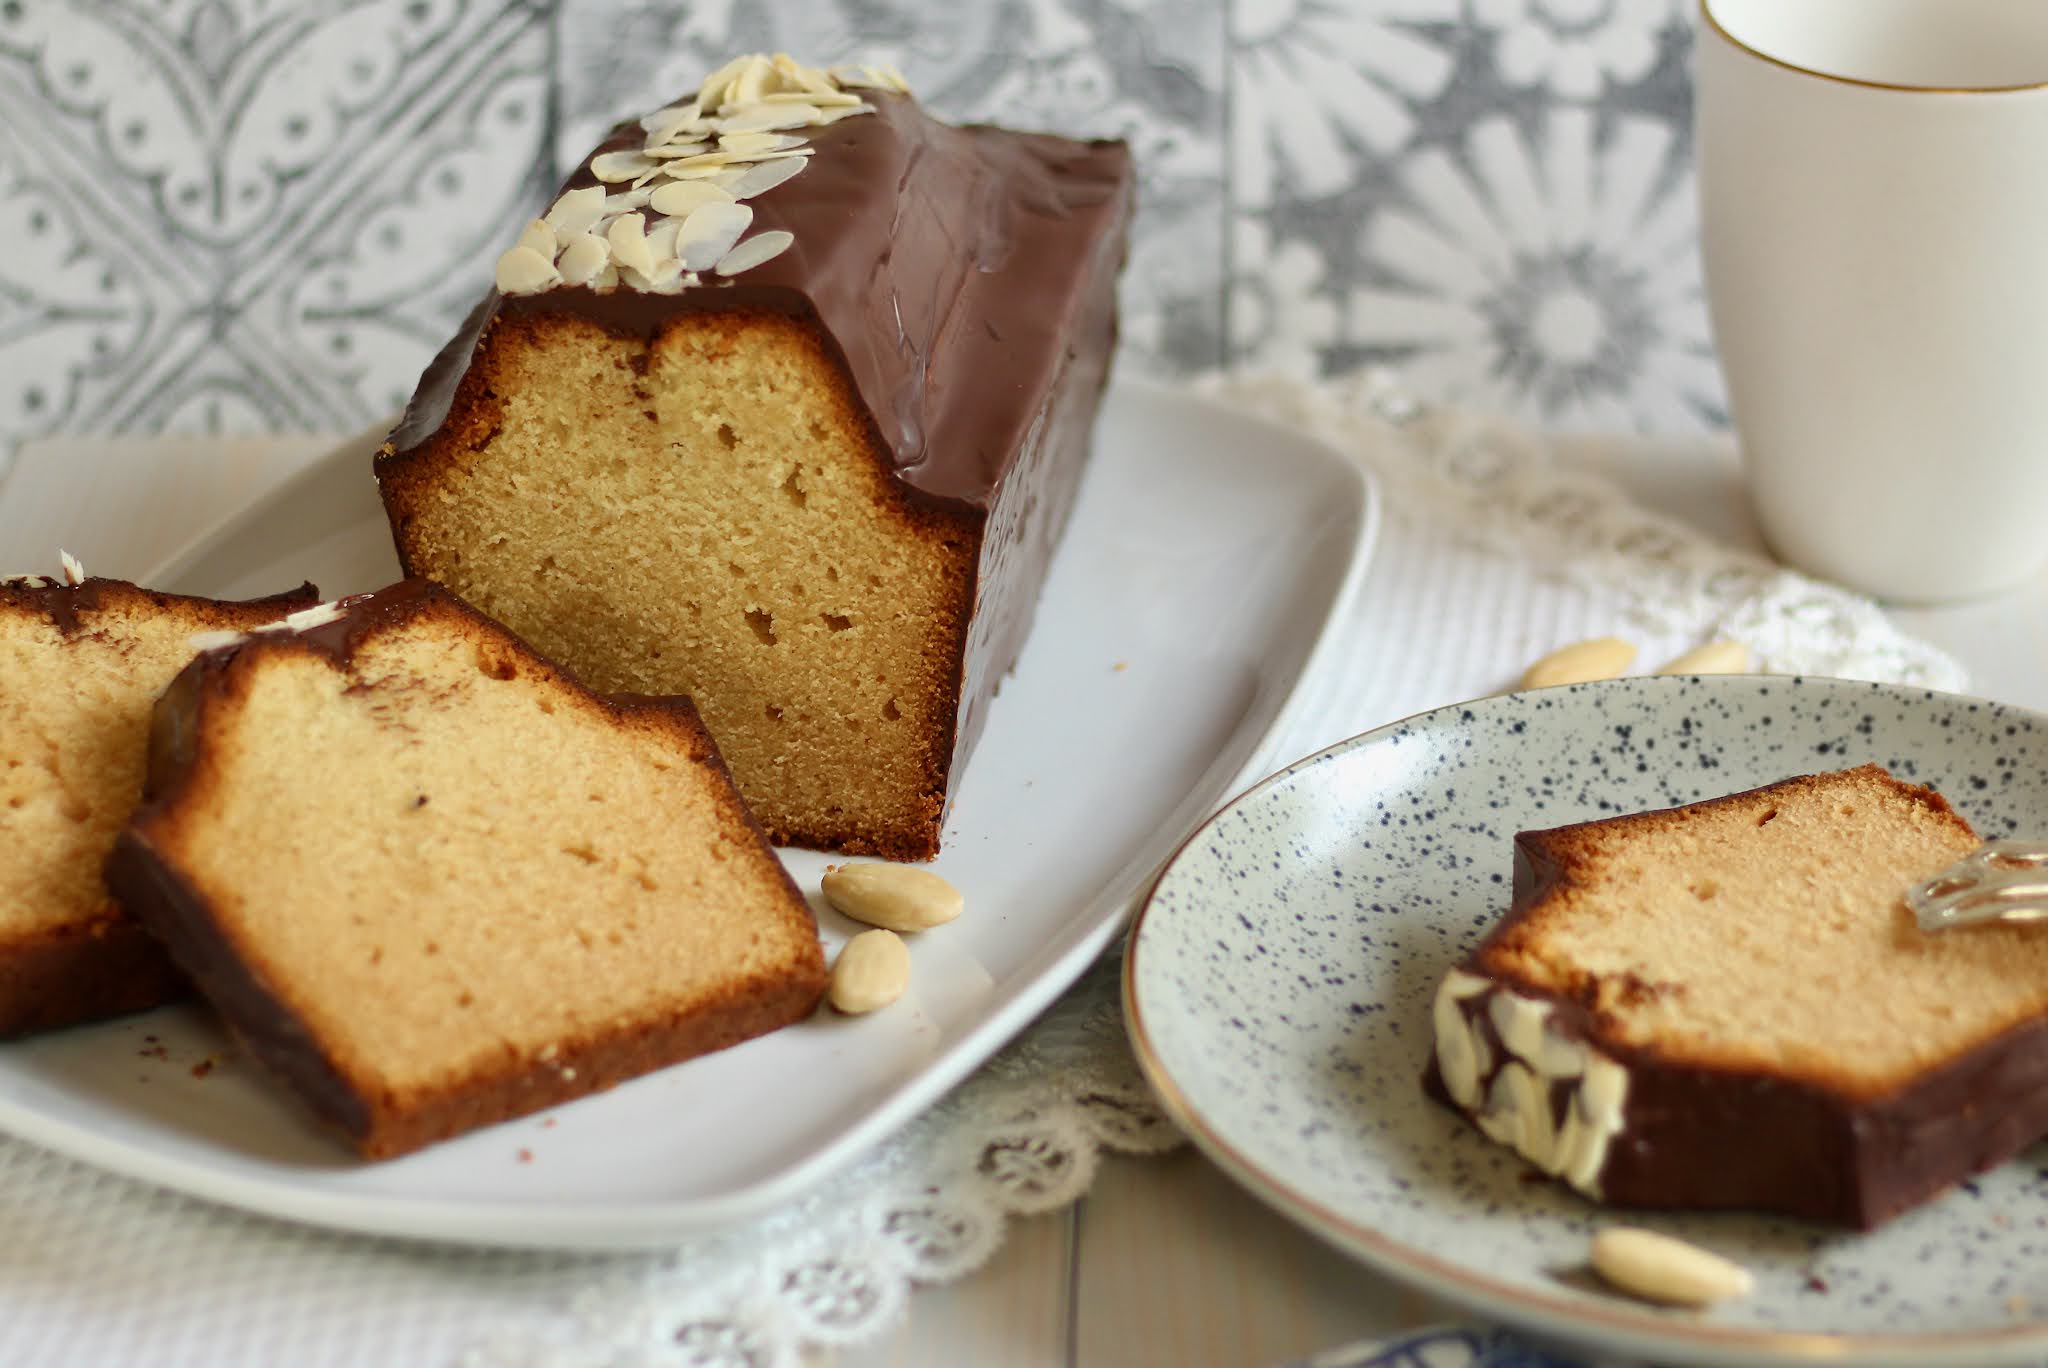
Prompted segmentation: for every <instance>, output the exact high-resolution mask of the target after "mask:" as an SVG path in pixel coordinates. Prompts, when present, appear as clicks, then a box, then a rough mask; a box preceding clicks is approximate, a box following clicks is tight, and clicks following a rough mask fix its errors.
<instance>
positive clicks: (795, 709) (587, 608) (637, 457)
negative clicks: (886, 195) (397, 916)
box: [384, 314, 974, 854]
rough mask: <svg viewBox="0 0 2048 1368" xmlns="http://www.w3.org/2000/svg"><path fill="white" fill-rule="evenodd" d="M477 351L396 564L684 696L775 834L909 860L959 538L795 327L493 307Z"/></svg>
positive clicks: (967, 586)
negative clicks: (479, 378) (468, 388)
mask: <svg viewBox="0 0 2048 1368" xmlns="http://www.w3.org/2000/svg"><path fill="white" fill-rule="evenodd" d="M486 353H487V354H486V355H485V356H484V357H482V358H481V359H480V361H479V363H478V364H479V365H480V366H481V367H482V368H483V369H484V370H485V372H486V376H487V383H488V385H489V389H490V400H489V405H490V408H491V410H492V413H493V417H492V419H491V421H490V423H489V425H488V427H487V428H485V429H484V430H481V431H477V432H472V433H469V434H466V435H464V436H463V437H462V438H460V439H459V440H458V441H457V444H456V445H455V446H453V447H451V448H449V450H448V452H447V453H446V454H447V455H449V456H450V457H451V458H452V460H451V463H450V464H451V467H452V468H451V469H448V470H446V471H445V472H444V474H443V477H442V478H441V479H440V481H439V482H438V483H437V484H436V486H435V487H434V488H433V489H432V490H431V491H428V492H426V493H425V495H424V497H419V498H412V499H408V500H406V504H407V511H406V513H405V514H404V515H403V516H404V517H405V519H406V537H407V538H408V539H409V545H410V546H411V550H412V556H411V564H410V567H409V568H410V569H411V570H412V572H413V573H415V574H423V575H426V576H427V577H429V578H432V579H435V580H438V581H440V582H441V583H443V584H445V585H447V586H448V587H450V588H451V589H453V590H455V592H457V593H458V594H460V595H462V596H463V597H464V598H465V599H467V600H468V601H470V602H471V603H472V604H474V605H475V606H477V607H478V608H480V609H482V610H483V611H484V612H486V613H489V614H491V615H492V616H494V617H496V618H498V619H499V620H500V621H502V622H504V623H506V624H507V625H508V626H510V627H511V628H512V629H513V630H514V631H516V632H518V633H519V634H520V635H521V636H523V637H525V638H526V639H527V640H528V641H530V642H532V643H533V644H534V645H535V647H536V648H538V649H539V650H540V651H541V652H543V653H544V654H546V655H548V656H550V657H551V658H554V659H556V660H558V661H560V662H562V663H563V664H565V665H567V666H568V667H569V668H571V669H572V670H574V671H575V672H576V673H577V674H578V676H579V677H581V678H582V679H583V680H584V681H585V682H586V683H587V684H589V685H590V686H591V687H592V688H595V689H597V690H599V691H601V692H620V691H630V692H636V693H650V694H672V693H683V694H688V695H690V696H691V698H692V699H693V700H694V701H695V702H696V703H697V705H698V707H699V709H700V710H701V712H702V714H703V716H704V719H705V722H706V725H707V726H708V727H709V728H710V730H711V733H712V735H713V736H714V737H715V738H716V740H717V742H718V745H719V748H720V750H721V752H722V753H723V755H724V757H725V759H726V762H727V764H728V765H730V767H731V769H732V772H733V776H734V779H735V782H736V783H737V784H738V785H739V788H740V790H741V792H742V793H743V794H744V795H745V796H746V797H747V800H748V802H749V803H750V804H751V805H752V806H753V808H754V810H755V813H756V815H757V816H758V817H759V818H760V820H761V822H762V824H763V825H764V826H765V827H766V828H767V829H768V831H769V832H770V834H771V835H772V836H773V837H775V838H776V839H777V840H779V841H785V842H797V843H803V844H829V845H838V846H840V847H842V848H845V849H848V850H853V851H871V852H875V853H883V854H891V853H894V854H906V853H917V852H915V851H914V847H915V845H916V840H913V839H909V838H906V837H905V836H904V834H903V833H904V832H906V831H909V832H931V831H933V830H934V829H935V824H936V820H937V814H938V812H939V811H940V809H941V808H942V807H943V801H944V778H943V776H944V772H945V764H946V761H947V759H948V751H949V749H950V744H951V739H952V738H951V725H952V708H953V705H954V700H955V698H956V695H957V689H958V671H959V660H958V652H959V649H960V648H959V641H960V636H961V631H962V628H963V625H964V617H965V613H966V611H967V608H968V601H969V596H970V594H971V592H972V577H973V564H972V556H973V554H974V545H973V541H972V539H971V537H970V536H969V535H968V534H967V532H966V530H965V529H963V528H962V527H961V526H960V525H959V523H958V522H957V521H956V520H954V519H953V518H951V517H949V516H947V515H944V514H942V513H937V512H931V511H929V510H920V509H917V508H914V507H909V506H907V505H906V502H905V499H904V496H903V494H902V493H901V490H900V489H899V488H897V487H896V482H895V481H894V480H893V478H892V477H891V476H890V475H889V473H888V472H887V471H886V470H885V469H883V468H881V463H879V462H878V461H876V460H875V459H874V458H873V456H872V455H871V454H870V452H869V449H868V446H867V443H868V441H869V435H868V433H867V431H866V429H865V425H864V422H863V420H862V419H861V418H860V417H859V415H858V413H857V411H856V410H855V409H854V408H853V407H852V405H851V404H850V403H849V402H848V399H847V397H846V394H845V385H844V382H843V380H842V379H841V377H840V374H839V372H838V370H837V368H836V367H835V366H834V365H833V364H832V363H831V362H830V361H829V360H828V359H827V358H826V357H825V356H824V354H823V353H822V351H821V349H820V347H819V344H818V343H817V341H816V339H815V338H814V337H813V336H812V335H811V333H809V332H808V331H806V330H805V329H804V328H802V327H800V326H798V325H797V324H795V323H794V322H792V321H790V320H786V319H781V318H775V317H762V316H750V315H737V316H735V315H717V316H713V315H708V314H707V315H696V316H689V315H686V316H684V317H683V318H681V319H679V320H676V321H674V322H672V323H671V324H670V325H669V326H668V327H667V328H666V330H665V331H664V332H663V333H662V335H661V336H660V338H659V340H658V341H656V342H655V343H654V344H652V346H651V347H650V346H649V344H647V343H645V342H643V341H642V340H641V339H638V338H633V337H622V336H618V335H616V334H613V333H609V332H607V331H605V330H604V329H602V328H599V327H597V326H596V325H595V324H592V323H589V322H587V321H584V320H580V319H575V318H566V317H550V318H544V319H538V320H515V321H511V322H507V321H503V320H501V322H500V324H499V325H498V327H497V329H496V330H495V331H494V333H493V335H492V336H491V338H490V339H489V341H488V342H487V344H486ZM384 478H385V479H386V481H387V484H394V485H397V486H401V487H402V486H403V485H404V483H405V480H406V475H405V474H404V472H403V471H398V472H387V473H386V474H385V476H384ZM401 497H403V496H401ZM922 853H928V852H922Z"/></svg>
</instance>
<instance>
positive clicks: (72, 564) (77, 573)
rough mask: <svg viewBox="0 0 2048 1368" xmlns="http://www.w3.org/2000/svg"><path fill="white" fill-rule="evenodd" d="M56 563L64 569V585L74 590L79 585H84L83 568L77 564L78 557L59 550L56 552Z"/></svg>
mask: <svg viewBox="0 0 2048 1368" xmlns="http://www.w3.org/2000/svg"><path fill="white" fill-rule="evenodd" d="M57 563H58V564H59V565H61V566H63V567H64V582H65V583H66V584H68V585H70V586H71V587H72V588H74V589H76V588H77V587H78V586H79V585H81V584H83V583H85V567H84V566H83V565H80V564H79V563H78V557H76V556H74V555H72V554H71V553H70V552H69V551H65V550H62V549H59V550H58V552H57Z"/></svg>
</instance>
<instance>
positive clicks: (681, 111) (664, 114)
mask: <svg viewBox="0 0 2048 1368" xmlns="http://www.w3.org/2000/svg"><path fill="white" fill-rule="evenodd" d="M703 117H704V106H703V105H701V104H699V103H698V102H697V101H695V100H692V101H690V102H689V103H688V104H686V105H670V106H669V107H668V108H666V109H657V110H655V111H654V112H653V113H652V114H648V115H646V116H644V117H643V118H642V119H641V120H640V127H641V128H642V129H643V130H645V131H646V132H649V133H656V134H658V133H660V132H661V131H662V130H663V129H666V128H671V127H673V126H674V125H676V124H686V123H695V122H696V121H697V120H698V119H701V118H703ZM663 141H666V139H663Z"/></svg>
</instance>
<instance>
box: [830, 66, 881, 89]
mask: <svg viewBox="0 0 2048 1368" xmlns="http://www.w3.org/2000/svg"><path fill="white" fill-rule="evenodd" d="M832 79H833V80H835V81H837V82H838V83H839V85H840V87H841V88H842V89H851V90H880V89H882V88H883V86H882V80H881V78H880V77H879V76H877V75H876V74H875V69H874V68H873V67H866V66H836V67H833V68H832Z"/></svg>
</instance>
